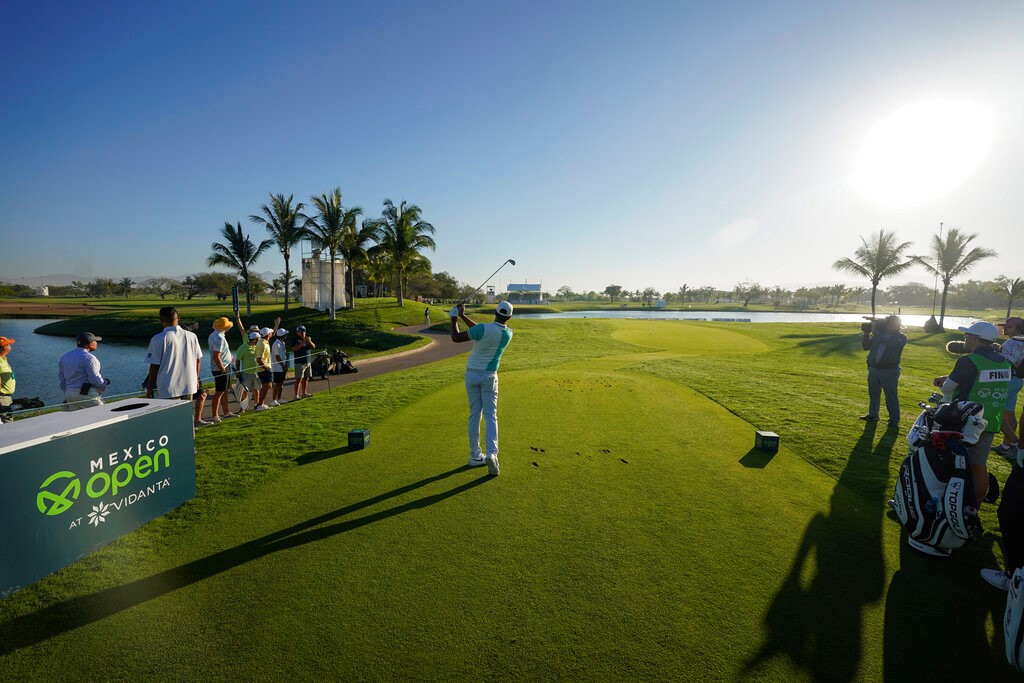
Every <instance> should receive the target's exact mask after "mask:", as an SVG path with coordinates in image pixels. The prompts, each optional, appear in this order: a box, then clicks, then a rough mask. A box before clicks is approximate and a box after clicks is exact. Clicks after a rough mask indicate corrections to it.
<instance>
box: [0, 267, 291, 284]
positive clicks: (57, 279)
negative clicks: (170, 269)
mask: <svg viewBox="0 0 1024 683" xmlns="http://www.w3.org/2000/svg"><path fill="white" fill-rule="evenodd" d="M192 274H193V273H189V275H192ZM254 274H255V275H259V276H260V277H261V278H263V279H264V280H266V281H267V282H272V281H273V280H274V278H276V277H278V273H275V272H273V271H270V270H265V271H263V272H262V273H254ZM299 275H301V272H299V273H295V272H292V277H298V276H299ZM100 277H107V278H110V279H111V280H114V281H115V282H116V281H119V280H123V279H124V275H92V276H88V277H87V276H84V275H69V274H67V273H60V274H51V275H40V276H38V277H17V278H4V282H9V283H10V284H12V285H28V286H29V287H39V286H40V285H57V286H61V287H64V286H67V285H70V284H71V283H72V282H74V281H75V280H77V281H79V282H92V281H93V280H95V279H96V278H100ZM129 277H130V278H131V279H132V280H134V281H135V283H136V284H142V283H143V282H145V281H146V280H152V279H153V278H156V277H165V276H163V275H130V276H129ZM166 277H171V278H174V279H175V280H184V279H185V278H186V277H188V275H167V276H166Z"/></svg>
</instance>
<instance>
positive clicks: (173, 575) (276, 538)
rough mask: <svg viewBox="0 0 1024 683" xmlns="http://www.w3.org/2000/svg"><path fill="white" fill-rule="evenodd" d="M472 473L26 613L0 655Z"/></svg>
mask: <svg viewBox="0 0 1024 683" xmlns="http://www.w3.org/2000/svg"><path fill="white" fill-rule="evenodd" d="M469 469H471V468H470V467H469V466H468V465H463V466H462V467H457V468H455V469H453V470H448V471H447V472H442V473H440V474H436V475H434V476H432V477H427V478H426V479H421V480H420V481H417V482H414V483H412V484H407V485H405V486H402V487H399V488H397V489H394V490H393V491H388V492H387V493H382V494H380V495H377V496H374V497H372V498H367V499H366V500H362V501H359V502H358V503H352V504H351V505H346V506H344V507H341V508H338V509H337V510H333V511H332V512H328V513H326V514H323V515H320V516H318V517H314V518H312V519H308V520H306V521H305V522H300V523H299V524H295V525H293V526H290V527H288V528H286V529H282V530H280V531H275V532H274V533H271V534H267V535H266V536H263V537H261V538H257V539H255V540H253V541H249V542H247V543H242V544H240V545H236V546H234V547H232V548H228V549H226V550H222V551H220V552H218V553H214V554H213V555H209V556H207V557H204V558H201V559H198V560H193V561H192V562H187V563H185V564H183V565H180V566H178V567H174V568H173V569H168V570H166V571H162V572H160V573H158V574H153V575H152V576H149V577H146V578H144V579H139V580H137V581H133V582H131V583H127V584H124V585H122V586H115V587H113V588H107V589H104V590H101V591H98V592H96V593H92V594H90V595H83V596H80V597H77V598H71V599H69V600H64V601H63V602H59V603H56V604H54V605H51V606H49V607H45V608H43V609H40V610H38V611H36V612H33V613H31V614H26V615H24V616H21V617H16V618H14V619H12V620H10V621H7V622H5V623H3V624H0V655H7V654H10V653H12V652H14V651H16V650H19V649H21V648H23V647H27V646H30V645H35V644H37V643H41V642H43V641H45V640H48V639H50V638H52V637H54V636H57V635H60V634H62V633H65V632H67V631H70V630H72V629H75V628H78V627H81V626H85V625H87V624H90V623H92V622H94V621H98V620H100V619H104V618H106V617H109V616H112V615H114V614H117V613H119V612H122V611H123V610H126V609H128V608H130V607H134V606H135V605H139V604H142V603H144V602H147V601H148V600H152V599H154V598H158V597H160V596H162V595H166V594H168V593H171V592H173V591H176V590H178V589H179V588H185V587H186V586H189V585H191V584H193V583H196V582H199V581H202V580H204V579H208V578H210V577H213V576H216V575H217V574H220V573H222V572H225V571H228V570H230V569H234V568H235V567H238V566H240V565H243V564H245V563H247V562H251V561H253V560H257V559H259V558H261V557H266V556H267V555H270V554H271V553H276V552H278V551H281V550H287V549H289V548H295V547H297V546H301V545H305V544H306V543H313V542H315V541H322V540H324V539H327V538H331V537H332V536H337V535H338V534H343V533H345V532H347V531H352V530H353V529H358V528H360V527H363V526H366V525H368V524H373V523H374V522H379V521H382V520H385V519H388V518H389V517H394V516H396V515H400V514H402V513H405V512H409V511H412V510H419V509H422V508H425V507H428V506H430V505H434V504H436V503H440V502H442V501H444V500H447V499H448V498H451V497H453V496H456V495H458V494H460V493H465V492H466V491H469V490H470V489H473V488H476V487H477V486H480V485H481V484H484V483H485V482H487V481H489V480H490V479H492V478H493V477H491V476H489V475H486V474H485V475H484V476H482V477H477V478H475V479H472V480H470V481H468V482H466V483H464V484H460V485H459V486H456V487H455V488H452V489H448V490H447V491H442V492H440V493H435V494H432V495H429V496H424V497H423V498H418V499H416V500H411V501H409V502H407V503H402V504H401V505H397V506H395V507H391V508H388V509H386V510H380V511H378V512H373V513H371V514H368V515H364V516H362V517H357V518H355V519H347V520H343V521H340V522H336V523H334V524H331V525H330V526H320V525H322V524H326V523H327V522H330V521H332V520H335V519H338V518H340V517H345V516H346V515H350V514H352V513H355V512H358V511H359V510H363V509H365V508H368V507H372V506H374V505H377V504H379V503H383V502H385V501H387V500H390V499H392V498H395V497H398V496H401V495H404V494H406V493H410V492H412V491H415V490H416V489H419V488H422V487H424V486H427V485H429V484H432V483H435V482H438V481H441V480H443V479H447V478H448V477H451V476H453V475H456V474H460V473H462V472H466V471H467V470H469Z"/></svg>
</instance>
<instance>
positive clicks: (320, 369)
mask: <svg viewBox="0 0 1024 683" xmlns="http://www.w3.org/2000/svg"><path fill="white" fill-rule="evenodd" d="M311 369H312V372H313V376H314V377H319V378H320V379H327V375H328V374H329V373H330V371H331V359H330V357H329V356H328V355H327V352H326V351H324V352H322V353H318V354H316V355H315V356H314V357H313V363H312V368H311Z"/></svg>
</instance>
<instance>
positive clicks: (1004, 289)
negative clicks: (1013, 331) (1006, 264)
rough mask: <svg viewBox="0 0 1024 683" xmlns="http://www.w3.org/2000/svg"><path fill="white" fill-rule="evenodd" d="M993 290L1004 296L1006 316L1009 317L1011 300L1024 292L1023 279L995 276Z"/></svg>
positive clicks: (1011, 306) (1011, 307)
mask: <svg viewBox="0 0 1024 683" xmlns="http://www.w3.org/2000/svg"><path fill="white" fill-rule="evenodd" d="M995 281H996V287H995V291H996V292H997V293H999V294H1003V295H1005V296H1006V317H1007V318H1009V317H1010V312H1011V311H1012V310H1013V300H1014V299H1016V298H1017V297H1019V296H1020V295H1021V294H1024V280H1021V279H1020V278H1019V277H1015V278H1013V279H1012V280H1011V279H1010V278H1008V277H1006V276H1005V275H1000V276H999V277H997V278H996V280H995Z"/></svg>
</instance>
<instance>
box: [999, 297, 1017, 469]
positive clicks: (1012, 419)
mask: <svg viewBox="0 0 1024 683" xmlns="http://www.w3.org/2000/svg"><path fill="white" fill-rule="evenodd" d="M999 326H1000V327H1002V328H1003V335H1004V336H1006V337H1009V339H1007V340H1006V341H1005V342H1004V343H1003V346H1002V348H1000V349H999V353H1000V354H1001V355H1002V356H1003V358H1005V359H1006V360H1008V361H1010V365H1011V366H1013V376H1012V377H1011V378H1010V392H1009V394H1008V395H1007V397H1006V407H1005V408H1004V409H1003V411H1004V412H1003V443H1001V444H1000V445H998V446H996V447H995V448H993V449H992V450H993V451H995V452H996V453H998V454H999V455H1002V456H1005V457H1012V456H1014V455H1016V454H1017V449H1018V447H1019V444H1020V435H1021V434H1024V415H1022V416H1021V420H1020V422H1019V423H1018V421H1017V395H1018V394H1020V390H1021V386H1022V385H1024V320H1022V319H1021V318H1018V317H1016V316H1012V317H1010V318H1007V319H1006V320H1004V321H1003V322H1001V323H999Z"/></svg>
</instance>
